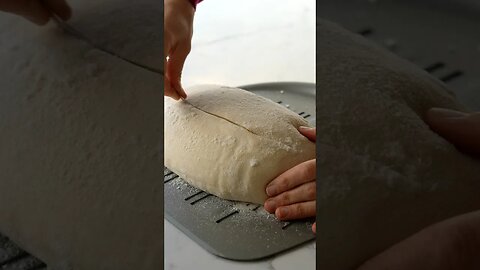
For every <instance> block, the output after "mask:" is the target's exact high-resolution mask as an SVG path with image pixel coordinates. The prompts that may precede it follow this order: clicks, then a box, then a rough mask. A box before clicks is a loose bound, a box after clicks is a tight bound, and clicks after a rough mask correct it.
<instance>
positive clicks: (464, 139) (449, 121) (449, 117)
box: [426, 108, 480, 154]
mask: <svg viewBox="0 0 480 270" xmlns="http://www.w3.org/2000/svg"><path fill="white" fill-rule="evenodd" d="M426 120H427V124H428V125H429V126H430V128H431V129H432V130H433V131H435V132H437V133H438V134H439V135H440V136H442V137H444V138H445V139H447V140H448V141H449V142H451V143H452V144H454V145H455V146H457V147H458V148H460V149H461V150H463V151H466V152H469V153H473V154H480V113H470V114H468V113H463V112H459V111H454V110H450V109H442V108H432V109H430V110H429V111H428V112H427V118H426Z"/></svg>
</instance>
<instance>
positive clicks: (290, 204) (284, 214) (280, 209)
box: [264, 127, 317, 232]
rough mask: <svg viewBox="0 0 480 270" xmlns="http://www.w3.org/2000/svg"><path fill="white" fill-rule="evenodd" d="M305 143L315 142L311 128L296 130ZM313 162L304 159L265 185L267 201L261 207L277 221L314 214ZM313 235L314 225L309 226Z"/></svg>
mask: <svg viewBox="0 0 480 270" xmlns="http://www.w3.org/2000/svg"><path fill="white" fill-rule="evenodd" d="M299 131H300V133H302V134H303V135H304V136H305V137H307V138H308V139H309V140H311V141H313V142H315V135H316V130H315V128H306V127H300V128H299ZM315 178H316V159H312V160H308V161H305V162H303V163H300V164H298V165H297V166H295V167H293V168H291V169H290V170H288V171H286V172H284V173H282V174H281V175H279V176H278V177H277V178H275V179H273V180H272V181H271V182H270V183H269V184H268V186H267V189H266V192H267V195H268V196H269V198H268V199H267V200H266V201H265V204H264V207H265V210H267V211H268V212H269V213H275V216H276V217H277V218H278V219H279V220H292V219H301V218H308V217H314V216H315V215H316V212H315V211H316V187H317V185H316V180H315ZM312 231H313V232H316V222H315V223H314V224H313V226H312Z"/></svg>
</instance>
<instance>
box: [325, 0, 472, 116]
mask: <svg viewBox="0 0 480 270" xmlns="http://www.w3.org/2000/svg"><path fill="white" fill-rule="evenodd" d="M317 5H318V13H317V16H318V17H320V18H324V19H327V20H331V21H334V22H337V23H339V24H340V25H342V26H344V27H345V28H347V29H348V30H350V31H353V32H356V33H358V34H360V35H363V36H364V37H366V38H368V39H370V40H372V41H373V42H375V43H377V44H380V45H381V46H384V47H385V48H387V49H388V50H390V51H392V52H394V53H396V54H397V55H399V56H401V57H403V58H406V59H408V60H410V61H411V62H413V63H415V64H417V65H418V66H419V67H421V68H423V69H425V70H426V71H428V72H430V73H431V74H432V75H433V76H435V77H437V78H438V79H440V80H442V81H444V82H445V83H446V84H447V85H448V87H449V89H451V90H452V91H453V92H454V93H455V94H456V96H457V98H458V99H459V100H460V101H461V102H462V103H463V104H465V105H467V106H468V107H469V108H471V109H473V110H480V1H478V0H322V1H319V2H318V4H317ZM319 42H322V41H319ZM318 57H319V58H321V57H322V56H321V55H319V56H318Z"/></svg>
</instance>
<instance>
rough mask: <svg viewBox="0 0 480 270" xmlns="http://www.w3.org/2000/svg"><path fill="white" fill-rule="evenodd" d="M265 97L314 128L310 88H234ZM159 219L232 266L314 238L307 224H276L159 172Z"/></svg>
mask: <svg viewBox="0 0 480 270" xmlns="http://www.w3.org/2000/svg"><path fill="white" fill-rule="evenodd" d="M240 88H242V89H245V90H249V91H252V92H254V93H256V94H258V95H261V96H264V97H267V98H269V99H271V100H273V101H275V102H277V103H279V104H281V105H283V106H285V107H287V108H289V109H290V110H293V111H295V112H297V113H298V114H299V115H301V116H302V117H304V118H305V119H307V120H309V121H310V123H311V124H312V125H314V124H315V84H312V83H295V82H285V83H264V84H252V85H244V86H240ZM164 183H165V187H164V196H165V198H164V201H165V217H166V219H167V220H168V221H170V222H171V223H172V224H174V225H175V226H176V227H177V228H179V229H180V230H181V231H182V232H184V233H185V234H186V235H188V236H189V237H190V238H191V239H193V240H194V241H195V242H197V243H198V244H199V245H200V246H202V247H203V248H205V249H206V250H208V251H209V252H211V253H213V254H215V255H217V256H220V257H223V258H227V259H232V260H256V259H261V258H265V257H268V256H271V255H273V254H276V253H279V252H282V251H285V250H287V249H290V248H292V247H295V246H298V245H300V244H302V243H305V242H307V241H309V240H312V239H314V238H315V234H313V232H312V230H311V226H312V224H313V220H312V219H310V220H299V221H292V222H281V221H278V220H277V219H276V218H275V217H274V215H271V214H269V213H267V212H266V211H265V210H264V209H263V206H260V205H255V204H247V203H239V202H233V201H228V200H224V199H220V198H218V197H216V196H213V195H211V194H208V193H205V192H203V191H201V190H199V189H197V188H194V187H192V186H190V185H189V184H187V183H186V182H185V181H183V179H181V178H179V177H178V175H176V174H175V173H173V172H171V171H170V170H168V169H167V168H165V171H164Z"/></svg>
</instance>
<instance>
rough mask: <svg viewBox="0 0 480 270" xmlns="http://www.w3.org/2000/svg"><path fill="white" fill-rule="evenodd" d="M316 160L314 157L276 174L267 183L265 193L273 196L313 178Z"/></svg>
mask: <svg viewBox="0 0 480 270" xmlns="http://www.w3.org/2000/svg"><path fill="white" fill-rule="evenodd" d="M316 161H317V160H316V159H311V160H308V161H305V162H303V163H300V164H298V165H297V166H295V167H293V168H291V169H289V170H287V171H285V172H284V173H282V174H280V175H279V176H277V178H275V179H273V180H272V181H271V182H270V184H268V185H267V188H266V192H267V195H268V196H270V197H273V196H276V195H278V194H280V193H282V192H285V191H287V190H291V189H293V188H295V187H297V186H299V185H301V184H304V183H307V182H310V181H313V180H315V176H316Z"/></svg>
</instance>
